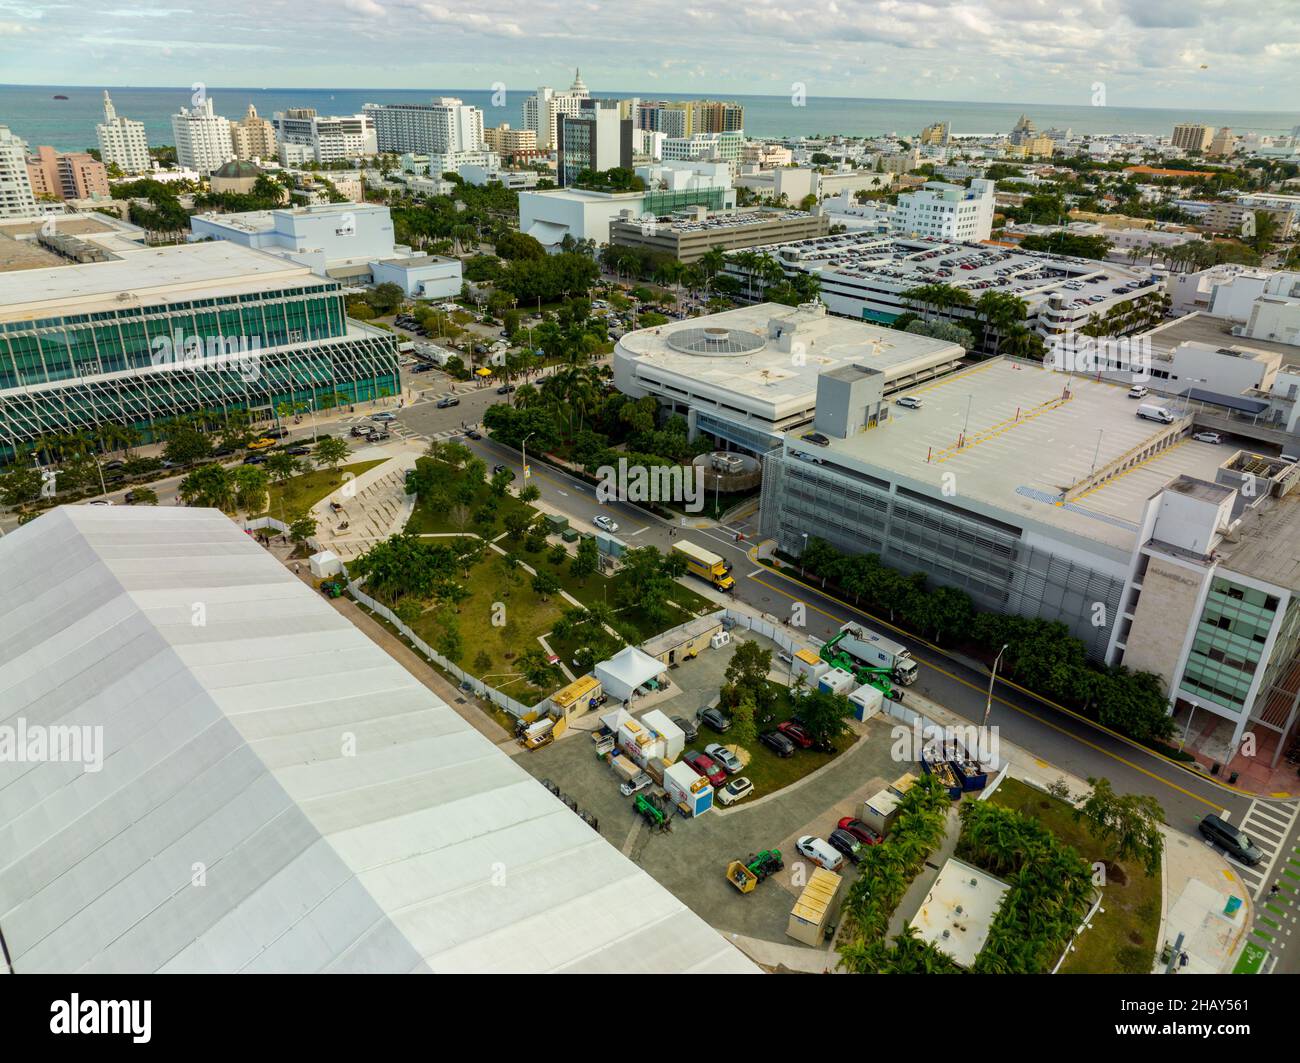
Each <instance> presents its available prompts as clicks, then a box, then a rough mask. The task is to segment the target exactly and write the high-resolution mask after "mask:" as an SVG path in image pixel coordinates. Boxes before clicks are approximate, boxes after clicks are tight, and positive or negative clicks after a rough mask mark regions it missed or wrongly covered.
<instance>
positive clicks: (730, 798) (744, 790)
mask: <svg viewBox="0 0 1300 1063" xmlns="http://www.w3.org/2000/svg"><path fill="white" fill-rule="evenodd" d="M753 792H754V784H753V783H752V782H750V781H749V780H748V779H746V778H745V777H744V776H743V775H737V776H736V777H735V778H734V779H732V780H731V782H729V783H727V785H726V786H724V787H723V788H722V789H721V790H719V791H718V804H720V805H732V804H735V803H736V802H737V801H739V800H740V799H741V798H743V797H748V796H749V795H750V794H752V793H753Z"/></svg>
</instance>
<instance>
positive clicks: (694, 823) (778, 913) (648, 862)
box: [518, 658, 914, 945]
mask: <svg viewBox="0 0 1300 1063" xmlns="http://www.w3.org/2000/svg"><path fill="white" fill-rule="evenodd" d="M701 660H703V658H701ZM679 671H680V670H679ZM796 755H797V754H796ZM518 763H520V764H521V765H522V766H523V767H524V768H525V769H526V770H527V771H529V772H530V773H531V774H533V775H534V776H536V777H537V778H539V779H542V778H549V779H551V780H552V781H554V782H555V783H556V784H558V785H559V787H560V789H561V791H562V792H563V793H565V794H567V795H569V796H571V797H573V798H574V799H575V800H576V801H577V803H578V807H579V808H582V809H584V810H586V811H589V812H591V813H592V814H593V815H595V816H596V817H597V819H598V820H599V821H600V832H601V834H603V835H604V836H605V838H606V839H607V840H608V841H609V842H610V844H612V845H614V846H617V847H618V848H619V849H620V850H622V851H623V852H624V854H625V855H627V856H628V857H630V858H631V859H632V860H634V861H636V862H637V863H638V864H640V865H641V866H642V867H643V868H645V870H646V871H648V872H649V873H650V874H651V875H653V876H654V877H655V878H656V879H657V880H658V881H659V882H661V883H662V884H663V885H664V886H666V887H667V888H668V889H670V890H671V891H672V892H673V893H674V894H675V895H676V896H677V897H678V898H679V899H680V900H682V901H683V902H684V903H685V904H687V905H688V906H689V907H690V908H691V909H692V910H694V911H695V912H696V913H698V914H699V915H700V916H701V917H702V918H704V919H705V920H706V921H708V922H709V923H710V924H712V925H713V926H714V927H716V928H717V929H718V930H720V931H722V932H724V933H727V932H735V933H740V934H744V935H747V936H750V937H756V938H764V939H767V940H769V941H777V942H781V943H783V944H791V945H793V944H795V942H794V940H793V939H792V938H787V937H786V936H785V927H786V922H787V919H788V917H789V914H790V907H791V905H792V904H793V903H794V900H795V898H796V897H797V896H798V893H799V889H800V888H801V885H802V881H803V880H802V879H798V880H797V881H796V878H795V876H796V875H797V874H798V873H799V872H800V871H802V872H803V874H804V875H805V876H806V874H807V872H808V870H810V869H808V868H801V867H800V866H799V855H798V853H797V852H796V850H795V847H794V841H795V839H796V838H798V837H799V836H800V835H802V834H809V833H812V834H819V835H821V836H822V837H825V836H826V834H827V833H828V832H829V831H830V829H832V828H833V827H834V825H835V821H836V820H838V819H839V818H840V817H841V816H847V815H853V814H856V813H857V812H858V811H860V809H861V802H862V801H863V800H864V799H866V798H867V797H869V796H871V795H872V794H873V793H875V792H876V791H877V790H879V789H881V788H882V787H884V786H886V785H887V784H888V783H889V782H891V781H892V780H894V779H896V778H897V777H898V776H899V775H901V774H902V773H903V772H904V771H907V770H913V767H914V766H912V765H901V764H899V763H897V762H896V761H894V760H893V759H892V757H891V754H890V730H889V722H887V721H881V720H879V719H877V720H873V721H871V722H870V723H868V724H867V725H866V726H865V728H863V737H862V738H861V739H860V740H859V741H858V743H857V744H856V745H855V746H854V747H853V748H852V749H850V750H849V751H848V752H846V753H844V754H843V755H841V756H840V757H838V758H836V759H835V760H834V761H832V762H831V763H830V764H828V765H827V766H826V767H825V768H823V769H822V770H821V771H820V772H818V773H815V774H813V775H811V776H808V777H807V778H805V779H804V780H802V781H801V782H799V783H796V784H794V785H793V786H789V787H787V788H785V789H784V790H781V791H780V792H778V793H775V794H772V795H770V796H768V797H765V798H760V799H759V800H757V801H755V802H754V803H753V804H743V803H742V804H740V805H738V806H736V807H735V808H733V809H729V810H720V809H715V810H713V811H711V812H708V813H706V814H705V815H703V816H701V817H699V818H698V819H693V820H685V819H682V818H681V817H674V818H673V820H672V830H671V832H670V833H661V832H659V831H655V830H651V829H650V828H648V827H647V826H645V825H644V823H643V821H642V820H641V818H640V817H639V816H638V815H636V813H635V812H633V810H632V802H631V799H629V798H625V797H623V796H622V795H621V794H620V793H619V791H618V782H619V780H618V777H617V776H616V775H615V774H614V772H613V771H612V769H610V768H609V767H608V766H607V765H606V764H605V763H604V762H603V761H600V760H598V759H597V758H596V755H595V747H594V746H593V745H592V742H591V738H590V735H589V734H587V733H585V732H577V733H574V734H571V735H569V736H566V737H565V738H562V739H560V741H558V742H555V743H553V744H552V745H549V746H546V747H544V748H542V749H539V750H536V751H535V752H532V753H528V754H522V755H520V757H519V758H518ZM767 848H778V849H780V850H781V852H782V854H783V855H784V856H785V860H786V870H785V871H784V872H782V873H781V874H779V875H777V876H774V877H773V878H770V879H768V880H767V881H766V882H763V883H761V884H760V885H759V886H758V888H757V889H756V890H754V892H753V893H750V894H746V895H742V894H740V893H738V892H737V891H736V890H735V888H734V887H732V886H731V885H729V884H728V883H727V882H726V881H725V875H724V872H725V870H726V866H727V863H728V862H729V861H731V860H734V859H744V858H745V857H748V856H749V854H750V853H753V852H757V851H758V850H759V849H767ZM852 877H853V872H852V870H849V871H848V872H847V873H846V875H845V879H846V881H845V886H844V890H845V891H847V888H848V882H849V881H850V880H851V879H852ZM842 895H843V894H841V896H842Z"/></svg>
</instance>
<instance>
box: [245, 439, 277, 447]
mask: <svg viewBox="0 0 1300 1063" xmlns="http://www.w3.org/2000/svg"><path fill="white" fill-rule="evenodd" d="M273 446H275V440H274V439H267V438H265V437H263V438H261V439H254V440H253V441H252V442H251V443H249V444H248V449H249V450H269V449H270V448H271V447H273Z"/></svg>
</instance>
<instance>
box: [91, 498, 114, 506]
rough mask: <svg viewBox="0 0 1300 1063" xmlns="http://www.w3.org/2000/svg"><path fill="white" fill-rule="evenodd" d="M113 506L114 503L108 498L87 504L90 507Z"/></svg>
mask: <svg viewBox="0 0 1300 1063" xmlns="http://www.w3.org/2000/svg"><path fill="white" fill-rule="evenodd" d="M112 504H113V503H112V502H111V501H109V500H108V499H107V498H96V499H94V500H93V501H90V502H87V503H86V505H88V506H111V505H112Z"/></svg>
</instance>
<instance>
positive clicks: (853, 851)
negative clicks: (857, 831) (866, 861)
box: [826, 828, 863, 864]
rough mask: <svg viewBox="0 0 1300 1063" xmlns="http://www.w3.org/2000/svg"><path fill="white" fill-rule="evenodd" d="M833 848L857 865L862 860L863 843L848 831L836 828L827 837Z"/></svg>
mask: <svg viewBox="0 0 1300 1063" xmlns="http://www.w3.org/2000/svg"><path fill="white" fill-rule="evenodd" d="M826 840H827V841H828V842H830V843H831V848H833V849H838V850H839V851H840V852H842V853H843V854H844V855H845V856H847V857H848V858H849V859H850V860H852V861H853V862H854V863H855V864H856V863H857V862H858V861H859V860H861V859H862V854H863V848H862V843H861V842H860V841H858V839H857V838H855V837H854V836H853V835H852V834H850V833H849V832H848V831H846V830H840V829H839V828H836V829H835V830H833V831H831V832H830V834H828V835H827V836H826Z"/></svg>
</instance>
